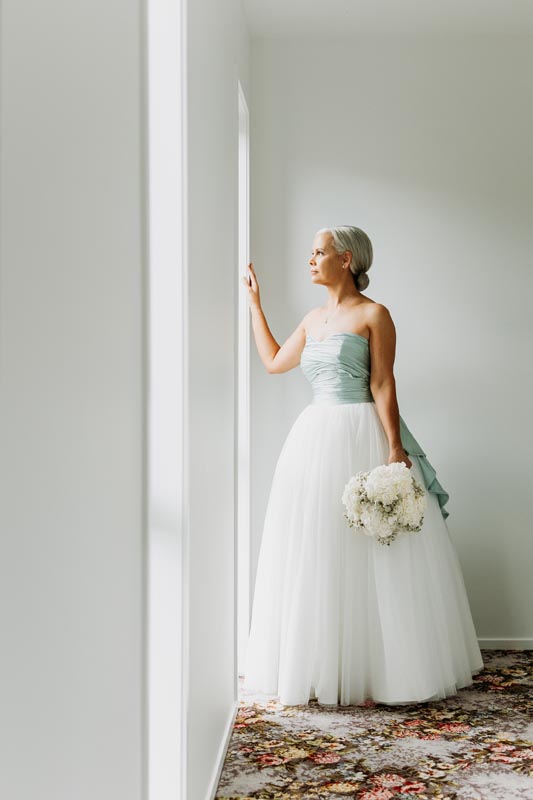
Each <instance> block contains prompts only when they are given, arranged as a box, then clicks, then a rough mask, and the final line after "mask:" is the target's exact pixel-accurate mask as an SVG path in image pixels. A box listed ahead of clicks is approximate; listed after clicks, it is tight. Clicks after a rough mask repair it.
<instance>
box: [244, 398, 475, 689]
mask: <svg viewBox="0 0 533 800" xmlns="http://www.w3.org/2000/svg"><path fill="white" fill-rule="evenodd" d="M415 435H416V434H415ZM388 455H389V447H388V441H387V436H386V434H385V430H384V428H383V425H382V423H381V420H380V418H379V415H378V412H377V410H376V406H375V403H370V402H369V403H337V404H329V405H313V404H309V405H307V406H306V407H305V408H304V409H303V411H302V412H301V413H300V415H299V416H298V417H297V419H296V421H295V422H294V424H293V426H292V428H291V429H290V431H289V434H288V436H287V438H286V440H285V442H284V444H283V447H282V449H281V452H280V455H279V458H278V461H277V464H276V468H275V472H274V477H273V480H272V485H271V490H270V496H269V500H268V505H267V510H266V516H265V520H264V528H263V537H262V542H261V549H260V553H259V561H258V566H257V575H256V582H255V594H254V603H253V610H252V620H251V629H250V636H249V641H248V648H247V653H246V663H245V675H244V682H243V686H244V688H245V689H247V690H252V691H255V692H259V693H264V694H268V695H275V696H277V697H278V698H279V702H280V703H282V704H283V705H301V704H307V703H308V701H309V700H310V699H313V698H316V699H317V701H318V703H320V704H322V705H339V704H340V705H352V704H359V703H363V702H364V701H365V700H367V699H372V700H374V701H375V702H382V703H387V704H400V703H410V702H422V701H430V700H437V699H441V698H444V697H447V696H450V695H454V694H456V693H457V690H458V689H460V688H462V687H465V686H469V685H471V684H472V682H473V679H472V676H473V674H475V673H476V672H479V671H480V670H481V669H482V668H483V660H482V657H481V652H480V650H479V646H478V643H477V638H476V632H475V629H474V624H473V621H472V616H471V612H470V607H469V602H468V598H467V593H466V589H465V584H464V580H463V576H462V572H461V567H460V564H459V560H458V558H457V555H456V552H455V549H454V546H453V543H452V541H451V539H450V535H449V532H448V528H447V525H446V522H445V520H444V519H443V517H442V513H441V510H440V507H439V503H438V500H437V498H436V496H435V495H434V494H432V493H430V492H427V500H428V504H427V509H426V513H425V517H424V524H423V527H422V530H421V531H420V532H418V533H413V534H408V535H406V536H402V537H399V538H398V539H396V540H395V541H394V542H392V544H391V545H390V546H386V545H382V544H379V543H378V542H376V541H375V540H374V539H372V538H370V537H367V536H365V535H364V534H362V533H360V532H358V531H356V530H355V529H354V528H350V527H349V526H348V525H347V522H346V520H345V518H344V516H343V513H344V506H343V504H342V501H341V496H342V490H343V488H344V485H345V483H346V482H347V481H348V479H349V478H350V477H351V476H352V475H354V474H355V473H356V472H358V471H359V470H369V469H373V468H374V467H376V466H378V465H379V464H386V463H387V462H388ZM412 461H413V465H412V467H411V472H412V474H413V476H414V477H415V478H416V479H417V480H418V481H419V483H420V484H421V485H422V486H423V485H424V482H423V477H422V473H421V470H420V468H419V467H418V464H417V463H416V461H415V459H412Z"/></svg>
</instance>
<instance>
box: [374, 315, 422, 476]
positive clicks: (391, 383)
mask: <svg viewBox="0 0 533 800" xmlns="http://www.w3.org/2000/svg"><path fill="white" fill-rule="evenodd" d="M367 323H368V327H369V328H370V391H371V392H372V397H373V398H374V401H375V403H376V408H377V411H378V414H379V416H380V419H381V422H382V423H383V427H384V429H385V433H386V434H387V438H388V440H389V451H390V452H389V461H388V463H389V464H392V463H393V462H395V461H403V462H404V463H405V464H406V465H407V467H410V466H411V464H412V462H411V461H410V459H409V456H408V455H407V453H406V452H405V450H404V449H403V445H402V440H401V436H400V410H399V408H398V399H397V397H396V379H395V377H394V358H395V355H396V328H395V327H394V322H393V321H392V317H391V315H390V313H389V310H388V308H387V307H386V306H384V305H382V304H381V303H375V304H372V305H371V306H370V308H369V314H368V318H367Z"/></svg>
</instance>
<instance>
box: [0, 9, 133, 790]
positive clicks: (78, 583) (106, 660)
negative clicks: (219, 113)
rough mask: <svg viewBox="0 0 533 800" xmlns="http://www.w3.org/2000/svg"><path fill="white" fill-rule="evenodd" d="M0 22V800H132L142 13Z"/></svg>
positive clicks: (8, 16)
mask: <svg viewBox="0 0 533 800" xmlns="http://www.w3.org/2000/svg"><path fill="white" fill-rule="evenodd" d="M2 12H3V14H2V17H3V18H2V42H1V45H2V84H1V100H2V123H3V127H2V162H1V176H2V197H1V204H2V219H1V223H2V237H1V248H2V249H1V273H0V281H1V285H0V290H1V306H0V325H1V328H0V368H1V381H2V386H1V390H2V391H1V397H2V409H1V420H2V447H1V477H0V487H1V488H0V491H1V499H0V530H1V537H2V555H1V559H0V564H1V577H0V630H1V631H2V645H1V648H2V655H1V665H0V671H1V678H0V708H1V723H0V730H1V741H0V753H1V756H0V761H1V767H0V795H1V796H2V797H10V798H12V799H13V800H30V798H31V799H32V800H33V798H37V797H38V798H40V800H48V799H50V800H63V798H64V799H65V800H67V798H68V799H69V800H71V798H73V797H75V798H76V800H84V799H85V798H87V800H89V798H91V799H92V798H95V797H98V798H100V800H104V799H105V798H109V800H111V799H112V800H118V798H128V800H135V799H136V798H140V797H141V796H142V786H143V773H142V766H143V726H144V720H143V664H142V653H143V631H142V623H143V593H142V587H143V560H142V556H143V461H142V426H143V401H142V394H143V363H142V341H143V331H142V319H143V297H142V274H143V252H142V225H143V219H142V170H141V166H142V164H141V131H140V125H139V123H140V118H141V115H140V107H141V106H140V104H141V95H140V76H141V72H140V45H141V36H140V24H141V4H140V3H134V4H132V3H131V2H128V0H116V2H113V3H111V4H109V3H106V4H103V3H95V2H94V0H92V1H91V2H82V3H65V2H57V1H56V0H52V1H51V2H48V3H45V4H43V3H38V2H29V3H16V2H13V0H6V2H4V3H3V9H2Z"/></svg>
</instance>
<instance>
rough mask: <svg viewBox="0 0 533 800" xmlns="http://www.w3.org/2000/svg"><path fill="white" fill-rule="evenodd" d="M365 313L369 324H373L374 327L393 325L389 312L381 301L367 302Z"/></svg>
mask: <svg viewBox="0 0 533 800" xmlns="http://www.w3.org/2000/svg"><path fill="white" fill-rule="evenodd" d="M365 313H366V318H367V322H368V324H369V325H375V326H376V327H379V326H385V327H387V326H389V327H390V326H391V325H394V322H393V320H392V316H391V313H390V311H389V309H388V308H387V306H385V305H383V303H376V302H374V301H373V302H372V303H367V304H366V309H365Z"/></svg>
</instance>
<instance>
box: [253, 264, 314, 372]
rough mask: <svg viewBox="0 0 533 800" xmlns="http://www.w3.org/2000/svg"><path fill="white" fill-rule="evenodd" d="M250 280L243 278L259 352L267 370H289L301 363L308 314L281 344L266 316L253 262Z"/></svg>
mask: <svg viewBox="0 0 533 800" xmlns="http://www.w3.org/2000/svg"><path fill="white" fill-rule="evenodd" d="M248 270H249V273H250V282H248V279H247V278H243V279H242V280H243V283H245V285H246V286H247V288H248V294H249V299H250V310H251V314H252V328H253V332H254V338H255V343H256V346H257V352H258V353H259V357H260V359H261V361H262V362H263V364H264V365H265V368H266V370H267V372H269V373H270V374H278V373H281V372H288V371H289V370H290V369H293V368H294V367H297V366H298V364H299V363H300V356H301V354H302V351H303V349H304V346H305V336H306V328H305V324H306V320H307V316H308V315H307V314H306V315H305V317H304V318H303V319H302V321H301V322H300V324H299V325H298V327H297V328H296V329H295V330H294V331H293V332H292V333H291V335H290V336H289V338H288V339H287V340H286V341H285V342H284V343H283V344H282V345H281V346H280V345H279V344H278V343H277V341H276V340H275V339H274V337H273V336H272V332H271V330H270V328H269V327H268V323H267V321H266V317H265V315H264V313H263V309H262V308H261V301H260V298H259V286H258V284H257V278H256V277H255V272H254V270H253V264H250V265H249V267H248Z"/></svg>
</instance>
